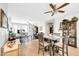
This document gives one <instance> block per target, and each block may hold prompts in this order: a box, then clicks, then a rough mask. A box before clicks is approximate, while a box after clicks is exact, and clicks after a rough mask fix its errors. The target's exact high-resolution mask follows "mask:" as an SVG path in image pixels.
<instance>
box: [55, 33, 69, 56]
mask: <svg viewBox="0 0 79 59" xmlns="http://www.w3.org/2000/svg"><path fill="white" fill-rule="evenodd" d="M60 39H61V38H60ZM68 42H69V35H67V33H65V35H64V36H63V38H62V41H61V42H58V43H55V46H54V48H56V50H57V51H58V54H59V52H60V51H61V53H62V56H64V55H65V54H66V55H67V56H68ZM54 51H55V50H54ZM59 55H60V54H59Z"/></svg>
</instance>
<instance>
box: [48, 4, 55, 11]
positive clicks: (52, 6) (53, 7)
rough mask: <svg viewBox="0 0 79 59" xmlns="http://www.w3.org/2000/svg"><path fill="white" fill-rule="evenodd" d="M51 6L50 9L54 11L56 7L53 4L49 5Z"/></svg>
mask: <svg viewBox="0 0 79 59" xmlns="http://www.w3.org/2000/svg"><path fill="white" fill-rule="evenodd" d="M49 5H50V7H51V8H52V9H53V11H54V10H55V6H54V5H53V4H52V3H51V4H49Z"/></svg>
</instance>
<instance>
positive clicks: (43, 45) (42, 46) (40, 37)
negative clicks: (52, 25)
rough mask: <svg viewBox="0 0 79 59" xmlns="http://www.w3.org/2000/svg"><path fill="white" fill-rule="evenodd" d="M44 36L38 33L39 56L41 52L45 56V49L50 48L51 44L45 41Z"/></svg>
mask: <svg viewBox="0 0 79 59" xmlns="http://www.w3.org/2000/svg"><path fill="white" fill-rule="evenodd" d="M43 36H44V33H42V32H40V33H38V40H39V49H38V54H39V52H40V50H41V51H42V52H43V56H44V51H45V48H46V47H48V46H49V45H50V44H49V43H47V42H45V41H44V37H43Z"/></svg>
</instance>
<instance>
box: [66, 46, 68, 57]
mask: <svg viewBox="0 0 79 59" xmlns="http://www.w3.org/2000/svg"><path fill="white" fill-rule="evenodd" d="M66 54H67V56H68V47H66Z"/></svg>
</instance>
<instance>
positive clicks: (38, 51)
mask: <svg viewBox="0 0 79 59" xmlns="http://www.w3.org/2000/svg"><path fill="white" fill-rule="evenodd" d="M39 52H40V46H39V49H38V54H39Z"/></svg>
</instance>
